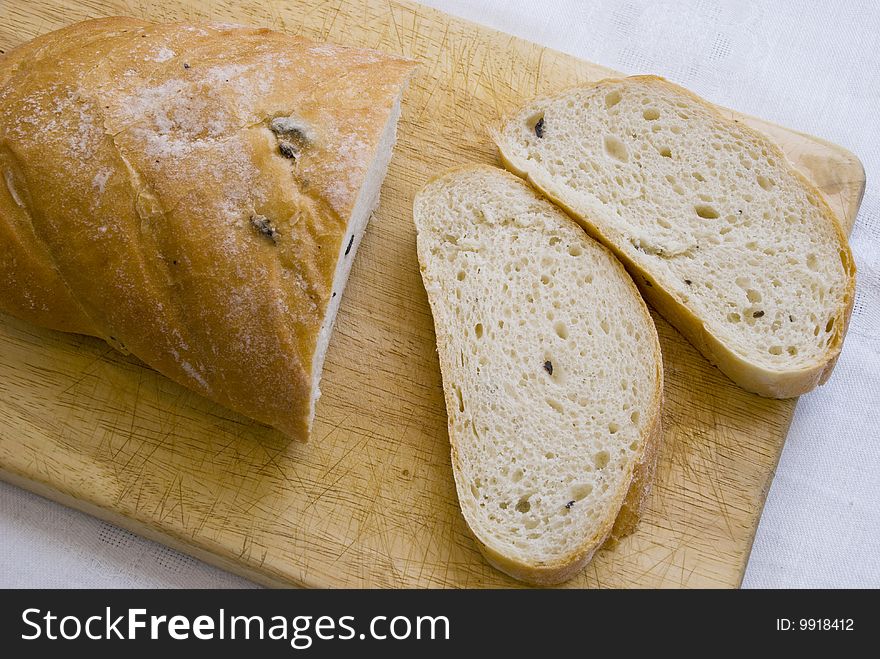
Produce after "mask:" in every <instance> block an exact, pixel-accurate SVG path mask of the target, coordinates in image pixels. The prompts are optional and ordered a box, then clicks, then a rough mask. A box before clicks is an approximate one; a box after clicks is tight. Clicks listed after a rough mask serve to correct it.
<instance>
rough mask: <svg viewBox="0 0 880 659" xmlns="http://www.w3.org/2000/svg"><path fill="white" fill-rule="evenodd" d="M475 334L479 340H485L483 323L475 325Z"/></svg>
mask: <svg viewBox="0 0 880 659" xmlns="http://www.w3.org/2000/svg"><path fill="white" fill-rule="evenodd" d="M474 334H475V335H476V337H477V338H478V339H482V338H483V323H477V324H476V325H474Z"/></svg>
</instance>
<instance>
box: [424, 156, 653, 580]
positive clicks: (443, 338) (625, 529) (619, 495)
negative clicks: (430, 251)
mask: <svg viewBox="0 0 880 659" xmlns="http://www.w3.org/2000/svg"><path fill="white" fill-rule="evenodd" d="M486 169H490V170H493V171H497V168H495V167H491V166H489V165H465V166H461V167H456V168H453V169H450V170H447V171H445V172H442V173H439V174H437V175H435V176H433V177H431V179H430V180H429V182H428V183H426V184H425V185H426V186H427V185H428V184H430V183H431V182H434V181H437V180H438V179H441V178H444V177H447V176H453V175H460V174H461V173H466V172H469V171H473V172H479V171H481V170H486ZM508 176H511V179H513V180H517V179H515V178H514V177H513V176H512V175H509V174H508ZM531 192H532V194H533V195H534V196H535V197H536V198H539V195H538V193H536V192H534V191H531ZM417 197H418V195H417ZM414 203H415V202H414ZM583 240H585V241H590V240H591V238H589V237H588V236H586V235H584V236H583ZM595 244H596V245H597V246H598V247H599V248H601V249H603V250H605V251H606V252H607V253H609V255H611V251H610V250H608V249H607V248H606V247H605V246H604V245H602V244H601V243H599V242H596V243H595ZM423 257H424V255H423V254H421V253H420V254H419V255H418V258H419V265H420V267H421V269H422V270H423V271H424V270H425V269H426V267H427V264H426V263H425V262H424V260H423ZM611 260H612V262H614V263H615V265H616V260H615V259H614V258H613V256H611ZM617 269H618V270H619V273H620V275H621V276H622V277H623V278H624V280H625V281H626V282H627V285H628V287H629V288H630V292H631V294H632V295H633V296H634V299H636V300H638V301H639V303H640V304H639V308H640V309H641V311H642V313H643V314H644V319H645V322H646V323H647V325H648V326H649V327H650V328H651V332H650V338H646V341H650V342H651V344H652V345H651V358H652V360H653V361H654V363H655V364H656V371H655V373H656V375H655V382H654V396H653V398H652V400H651V402H650V405H649V409H650V410H651V411H652V414H651V416H650V418H648V419H647V421H646V423H645V426H644V431H643V433H642V443H641V448H640V451H639V453H638V454H637V456H636V460H635V461H634V462H633V464H632V467H631V470H632V471H631V474H629V475H628V477H627V478H625V479H623V481H622V482H623V483H624V484H625V486H624V487H621V488H620V490H619V491H618V492H615V493H614V496H613V497H612V499H613V501H612V503H611V504H610V505H609V508H608V509H609V511H610V514H609V515H608V516H607V518H606V519H605V520H603V522H602V524H600V525H599V527H598V528H597V530H596V532H595V533H594V534H593V535H592V536H591V537H589V538H585V539H584V541H583V542H582V543H581V545H580V546H579V547H577V548H576V549H575V550H573V551H571V552H569V553H568V554H567V555H565V556H561V557H559V558H558V559H556V560H554V561H552V562H548V563H542V564H534V563H526V562H523V561H521V560H518V559H516V558H513V557H511V556H510V555H508V554H505V553H504V552H502V551H499V550H497V549H495V548H494V547H493V546H491V544H489V543H488V542H486V541H485V540H484V539H483V538H482V537H481V534H480V532H479V529H476V528H474V527H473V526H471V525H470V522H469V521H468V520H467V516H466V515H465V521H466V522H468V528H470V529H471V533H472V534H473V536H474V538H475V539H476V542H477V546H478V548H479V549H480V552H481V553H482V554H483V556H484V557H485V559H486V561H487V562H488V563H489V564H490V565H492V566H493V567H494V568H496V569H498V570H501V571H502V572H504V573H505V574H508V575H510V576H512V577H514V578H515V579H518V580H520V581H524V582H526V583H529V584H532V585H536V586H553V585H556V584H560V583H562V582H564V581H567V580H568V579H571V578H572V577H574V576H575V575H576V574H578V572H580V571H581V570H583V569H584V567H585V566H586V565H587V563H589V562H590V560H591V559H592V558H593V555H594V554H595V552H596V551H597V550H598V549H599V548H601V547H602V546H603V543H605V542H606V541H607V540H608V539H609V538H612V537H613V538H615V539H619V538H621V537H623V536H625V535H628V534H630V533H632V532H633V531H634V530H635V528H636V525H637V524H638V521H639V519H640V517H641V514H642V511H643V508H644V505H645V504H646V502H647V500H648V496H649V495H650V492H651V486H652V483H653V477H654V472H655V470H656V465H657V459H658V457H659V453H660V449H661V447H662V442H663V433H662V429H661V417H662V406H663V358H662V354H661V351H660V340H659V338H658V336H657V332H656V330H655V329H654V320H653V318H651V314H650V312H649V311H648V307H647V306H646V305H645V303H644V302H643V301H642V298H641V296H640V295H639V291H638V289H637V288H636V286H635V284H634V283H633V281H632V279H631V278H630V277H629V275H628V274H627V273H626V272H624V271H623V270H621V269H620V268H619V267H618V268H617ZM432 304H433V301H432ZM435 330H437V332H436V339H437V346H438V353H439V354H440V355H441V359H440V371H441V376H442V379H443V382H444V384H445V383H446V382H449V381H450V379H449V376H450V373H447V372H445V370H444V366H445V367H446V368H447V369H449V368H451V367H452V365H451V364H447V365H444V360H443V358H442V356H443V355H445V354H448V352H449V351H448V350H447V349H446V345H447V344H448V343H449V341H450V340H451V337H450V336H448V335H447V334H444V332H442V331H439V329H438V328H436V327H435ZM443 394H444V399H445V402H446V410H447V414H448V416H449V424H448V427H449V440H450V448H451V461H452V467H453V475H454V476H455V479H456V488H458V487H459V485H460V483H459V474H460V473H461V466H460V463H459V457H458V449H457V445H456V435H455V433H454V432H453V427H454V425H455V423H454V421H455V414H456V411H457V410H458V402H457V399H456V397H455V396H456V394H455V393H454V392H453V390H452V388H451V387H447V386H444V387H443Z"/></svg>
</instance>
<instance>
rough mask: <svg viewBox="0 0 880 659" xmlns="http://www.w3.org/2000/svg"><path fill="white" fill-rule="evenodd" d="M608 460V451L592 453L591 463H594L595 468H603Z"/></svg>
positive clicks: (609, 458)
mask: <svg viewBox="0 0 880 659" xmlns="http://www.w3.org/2000/svg"><path fill="white" fill-rule="evenodd" d="M610 460H611V456H610V455H609V453H608V451H599V452H598V453H596V454H595V455H593V464H594V465H596V469H604V468H605V467H607V466H608V462H609V461H610Z"/></svg>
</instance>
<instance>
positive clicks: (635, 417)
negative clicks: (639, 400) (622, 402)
mask: <svg viewBox="0 0 880 659" xmlns="http://www.w3.org/2000/svg"><path fill="white" fill-rule="evenodd" d="M640 416H641V414H640V413H639V411H638V410H636V411H635V412H633V413H632V414H630V415H629V420H630V421H632V422H633V423H636V424H637V423H638V422H639V417H640Z"/></svg>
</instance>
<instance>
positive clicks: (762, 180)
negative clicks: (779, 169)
mask: <svg viewBox="0 0 880 659" xmlns="http://www.w3.org/2000/svg"><path fill="white" fill-rule="evenodd" d="M758 185H760V186H761V187H762V188H764V189H765V190H771V189H772V188H773V186H774V185H776V184H775V183H774V182H773V179H769V178H767V177H766V176H762V175H761V174H759V175H758Z"/></svg>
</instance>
